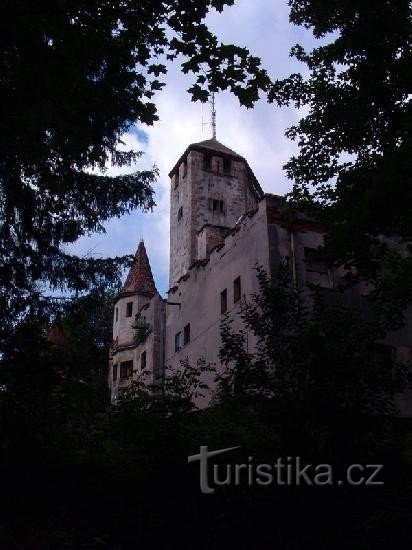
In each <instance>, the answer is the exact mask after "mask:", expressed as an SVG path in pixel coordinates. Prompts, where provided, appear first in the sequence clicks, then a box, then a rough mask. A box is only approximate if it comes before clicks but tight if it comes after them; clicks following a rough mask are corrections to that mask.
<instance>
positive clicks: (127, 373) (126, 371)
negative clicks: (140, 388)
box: [120, 361, 133, 379]
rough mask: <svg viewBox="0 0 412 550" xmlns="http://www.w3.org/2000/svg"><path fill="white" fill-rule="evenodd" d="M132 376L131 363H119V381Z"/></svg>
mask: <svg viewBox="0 0 412 550" xmlns="http://www.w3.org/2000/svg"><path fill="white" fill-rule="evenodd" d="M132 375H133V361H123V362H122V363H120V379H125V378H131V377H132Z"/></svg>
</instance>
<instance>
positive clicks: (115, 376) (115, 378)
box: [113, 365, 117, 382]
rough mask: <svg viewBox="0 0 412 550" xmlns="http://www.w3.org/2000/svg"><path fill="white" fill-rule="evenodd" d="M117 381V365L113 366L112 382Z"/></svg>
mask: <svg viewBox="0 0 412 550" xmlns="http://www.w3.org/2000/svg"><path fill="white" fill-rule="evenodd" d="M116 380H117V365H113V382H116Z"/></svg>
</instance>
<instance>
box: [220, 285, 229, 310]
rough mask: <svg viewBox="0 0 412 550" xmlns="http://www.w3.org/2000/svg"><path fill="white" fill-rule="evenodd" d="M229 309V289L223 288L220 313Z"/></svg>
mask: <svg viewBox="0 0 412 550" xmlns="http://www.w3.org/2000/svg"><path fill="white" fill-rule="evenodd" d="M226 311H227V289H226V288H225V290H222V292H221V293H220V313H226Z"/></svg>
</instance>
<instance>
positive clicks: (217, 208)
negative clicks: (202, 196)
mask: <svg viewBox="0 0 412 550" xmlns="http://www.w3.org/2000/svg"><path fill="white" fill-rule="evenodd" d="M208 207H209V210H212V211H213V212H222V213H224V211H225V203H224V201H221V200H218V199H208Z"/></svg>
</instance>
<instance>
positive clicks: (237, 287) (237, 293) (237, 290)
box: [233, 277, 242, 303]
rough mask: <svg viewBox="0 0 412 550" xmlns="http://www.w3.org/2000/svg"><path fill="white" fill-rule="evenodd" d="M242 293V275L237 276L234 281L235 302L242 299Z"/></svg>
mask: <svg viewBox="0 0 412 550" xmlns="http://www.w3.org/2000/svg"><path fill="white" fill-rule="evenodd" d="M241 293H242V287H241V284H240V277H237V278H236V279H235V280H234V281H233V302H234V303H236V302H238V301H239V300H240V297H241Z"/></svg>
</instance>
